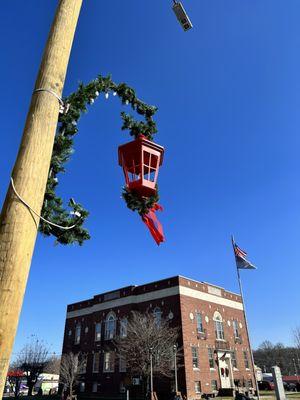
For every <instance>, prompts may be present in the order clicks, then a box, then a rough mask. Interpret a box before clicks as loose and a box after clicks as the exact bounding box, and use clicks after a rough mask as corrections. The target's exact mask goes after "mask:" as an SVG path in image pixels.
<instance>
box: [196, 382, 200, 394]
mask: <svg viewBox="0 0 300 400" xmlns="http://www.w3.org/2000/svg"><path fill="white" fill-rule="evenodd" d="M195 392H196V393H201V382H200V381H196V382H195Z"/></svg>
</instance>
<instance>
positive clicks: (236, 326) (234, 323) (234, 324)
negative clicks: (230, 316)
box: [232, 319, 240, 338]
mask: <svg viewBox="0 0 300 400" xmlns="http://www.w3.org/2000/svg"><path fill="white" fill-rule="evenodd" d="M232 325H233V332H234V337H235V338H239V337H240V335H239V325H238V322H237V320H236V319H235V320H233V322H232Z"/></svg>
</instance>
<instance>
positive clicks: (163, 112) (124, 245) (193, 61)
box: [0, 0, 300, 354]
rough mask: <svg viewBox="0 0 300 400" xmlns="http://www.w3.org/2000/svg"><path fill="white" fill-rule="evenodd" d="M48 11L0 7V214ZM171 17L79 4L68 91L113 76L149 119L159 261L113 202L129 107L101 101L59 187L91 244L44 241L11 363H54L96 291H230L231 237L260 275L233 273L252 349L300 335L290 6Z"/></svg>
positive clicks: (268, 3)
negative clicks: (72, 315) (299, 328)
mask: <svg viewBox="0 0 300 400" xmlns="http://www.w3.org/2000/svg"><path fill="white" fill-rule="evenodd" d="M56 3H57V2H56V1H53V0H43V1H37V0H35V1H34V0H29V1H26V2H24V1H21V0H16V1H14V2H13V3H12V2H4V3H3V4H2V5H1V24H0V33H1V35H0V42H1V53H2V62H1V64H0V71H1V88H2V89H1V91H2V96H1V98H0V110H1V123H2V126H1V131H2V135H1V140H2V142H1V144H2V149H3V150H2V154H3V155H4V156H3V157H2V158H1V160H0V201H1V203H2V202H3V199H4V196H5V193H6V189H7V185H8V182H9V177H10V171H11V169H12V166H13V163H14V160H15V157H16V153H17V149H18V145H19V142H20V137H21V133H22V129H23V126H24V121H25V117H26V113H27V110H28V106H29V101H30V97H31V93H32V89H33V86H34V82H35V78H36V74H37V70H38V67H39V62H40V58H41V54H42V50H43V47H44V44H45V41H46V38H47V35H48V31H49V27H50V24H51V21H52V18H53V14H54V11H55V6H56ZM171 5H172V2H171V0H169V1H167V0H166V1H161V0H152V1H151V2H146V1H140V0H129V1H126V2H125V1H121V0H110V1H101V2H100V1H84V5H83V8H82V12H81V16H80V20H79V24H78V29H77V33H76V37H75V41H74V46H73V50H72V54H71V59H70V64H69V69H68V74H67V79H66V84H65V90H64V94H65V95H67V94H69V93H70V92H72V91H74V90H75V89H76V87H77V84H78V81H80V80H82V81H84V82H88V81H89V80H92V79H93V78H95V77H96V76H97V74H98V73H101V74H108V73H111V74H112V77H113V79H114V80H115V81H116V82H121V81H125V82H126V83H128V84H129V85H131V86H132V87H134V88H135V89H136V91H137V94H138V96H139V97H140V98H142V99H144V100H145V101H146V102H148V103H150V104H155V105H157V106H158V107H159V112H158V113H157V114H156V121H157V124H158V129H159V133H158V135H157V136H156V141H157V142H158V143H159V144H162V145H164V146H165V149H166V156H165V161H164V165H163V167H162V169H161V173H160V176H159V185H160V193H161V204H162V205H163V206H164V208H165V210H164V212H163V213H161V215H160V220H161V221H162V223H163V225H164V229H165V233H166V237H167V241H166V243H165V244H163V245H161V246H160V247H157V246H156V245H155V243H154V241H153V240H152V239H151V237H150V235H149V233H148V232H147V230H146V227H145V226H144V225H143V224H142V223H141V221H140V219H139V217H138V215H136V214H134V213H132V212H131V211H130V210H128V209H127V208H126V205H125V203H124V202H123V201H122V200H121V199H120V192H121V187H122V184H123V175H122V171H121V169H120V167H119V166H118V162H117V147H118V145H119V144H121V143H124V142H126V141H128V139H129V136H128V135H127V133H124V132H122V131H121V130H120V127H121V119H120V116H119V113H120V111H122V110H123V109H124V107H122V106H120V102H119V100H118V99H117V98H115V97H110V98H109V100H104V99H103V98H102V99H99V100H98V101H97V102H96V103H95V104H94V105H93V106H92V107H91V108H90V110H89V112H88V114H87V115H85V116H84V117H83V118H82V119H81V121H80V124H79V133H78V136H77V137H76V143H75V153H74V156H73V158H72V160H71V162H70V163H69V164H68V166H67V173H66V174H65V175H63V176H60V177H59V181H60V185H59V193H60V194H61V196H63V197H64V198H65V199H66V200H68V199H69V198H70V197H71V196H73V197H75V199H76V200H78V201H79V202H81V203H82V204H84V205H85V206H86V208H88V209H89V210H90V212H91V214H90V218H89V220H88V222H87V226H88V228H89V229H90V233H91V235H92V239H91V240H90V241H89V242H87V243H86V244H85V245H84V246H83V247H76V246H71V247H62V246H54V244H53V243H54V240H53V239H52V238H50V239H45V238H43V237H41V236H39V238H38V240H37V244H36V248H35V253H34V257H33V262H32V267H31V272H30V277H29V281H28V286H27V291H26V296H25V300H24V305H23V310H22V314H21V319H20V324H19V328H18V333H17V338H16V342H15V347H14V353H15V354H16V353H17V352H18V351H19V350H20V348H21V347H22V345H23V344H24V343H25V342H26V341H27V338H29V337H30V335H32V334H35V335H38V336H39V337H40V338H41V339H43V340H44V341H45V342H47V343H48V344H49V345H50V346H51V349H52V351H55V352H56V353H60V351H61V345H62V336H63V329H64V318H65V311H66V305H67V304H68V303H72V302H75V301H78V300H81V299H85V298H88V297H90V296H93V295H95V294H97V293H101V292H103V291H108V290H112V289H115V288H118V287H122V286H126V285H130V284H142V283H145V282H148V281H152V280H157V279H162V278H164V277H168V276H173V275H177V274H180V275H184V276H188V277H191V278H193V279H197V280H203V281H208V282H211V283H214V284H217V285H220V286H223V287H225V288H227V289H229V290H233V291H237V290H238V285H237V280H236V272H235V264H234V258H233V254H232V248H231V244H230V235H231V233H234V235H235V237H236V240H237V242H238V244H239V245H240V246H241V247H242V248H244V249H245V250H247V251H248V253H249V258H250V259H251V261H252V262H253V263H255V264H256V265H257V266H258V270H257V271H242V278H243V283H244V291H245V298H246V303H247V309H248V316H249V324H250V333H251V338H252V342H253V345H254V347H256V346H257V345H259V344H260V343H261V342H262V341H263V340H264V339H269V340H271V341H274V342H277V341H281V342H283V343H284V344H287V345H288V344H292V329H293V328H294V327H295V326H296V325H297V324H298V325H300V320H299V317H298V312H296V310H299V307H300V299H299V272H298V270H299V264H300V255H299V252H297V249H298V248H299V240H300V188H299V184H298V182H299V175H300V161H299V146H300V135H299V132H298V131H299V127H300V113H299V109H300V90H299V89H300V75H299V70H300V52H299V44H300V43H299V42H300V26H299V15H300V3H299V1H298V0H289V1H288V2H286V1H285V2H283V1H281V0H251V1H250V0H232V1H229V2H228V1H224V0H201V1H197V0H184V5H185V7H186V9H187V11H188V13H189V15H190V17H191V19H192V22H193V24H194V29H193V30H191V31H189V32H183V31H182V30H181V28H180V26H179V24H178V22H177V21H176V19H175V16H174V15H173V12H172V10H171ZM125 111H126V108H125Z"/></svg>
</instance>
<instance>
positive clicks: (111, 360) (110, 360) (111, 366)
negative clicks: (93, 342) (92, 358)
mask: <svg viewBox="0 0 300 400" xmlns="http://www.w3.org/2000/svg"><path fill="white" fill-rule="evenodd" d="M114 370H115V354H114V353H112V352H110V351H109V352H106V353H104V363H103V372H114Z"/></svg>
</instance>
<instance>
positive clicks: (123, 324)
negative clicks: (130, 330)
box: [120, 318, 128, 338]
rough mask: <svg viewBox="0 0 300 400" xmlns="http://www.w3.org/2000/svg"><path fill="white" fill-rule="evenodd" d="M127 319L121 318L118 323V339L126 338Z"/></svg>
mask: <svg viewBox="0 0 300 400" xmlns="http://www.w3.org/2000/svg"><path fill="white" fill-rule="evenodd" d="M127 324H128V321H127V318H122V319H121V321H120V337H121V338H124V337H126V336H127Z"/></svg>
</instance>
